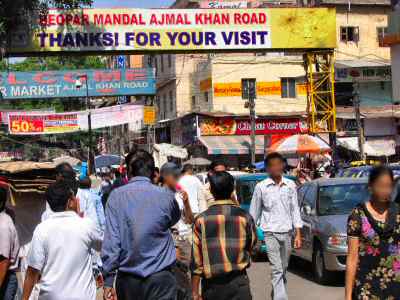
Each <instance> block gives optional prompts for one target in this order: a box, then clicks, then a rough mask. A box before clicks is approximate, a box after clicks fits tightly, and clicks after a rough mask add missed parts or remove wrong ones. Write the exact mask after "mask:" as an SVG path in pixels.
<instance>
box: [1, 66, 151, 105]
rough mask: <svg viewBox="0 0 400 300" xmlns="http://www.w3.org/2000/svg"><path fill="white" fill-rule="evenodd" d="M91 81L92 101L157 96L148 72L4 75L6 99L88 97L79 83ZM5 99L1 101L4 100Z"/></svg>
mask: <svg viewBox="0 0 400 300" xmlns="http://www.w3.org/2000/svg"><path fill="white" fill-rule="evenodd" d="M82 76H87V78H88V90H89V96H90V97H96V96H116V95H153V94H155V92H156V90H155V75H154V71H153V69H151V68H148V69H141V68H136V69H114V70H70V71H45V72H9V73H7V72H2V73H0V93H1V94H2V97H3V99H32V98H59V97H85V96H86V85H85V83H83V84H82V85H81V86H80V87H79V88H78V87H77V86H76V80H77V79H80V80H81V81H82ZM0 99H1V98H0Z"/></svg>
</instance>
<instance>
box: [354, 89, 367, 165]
mask: <svg viewBox="0 0 400 300" xmlns="http://www.w3.org/2000/svg"><path fill="white" fill-rule="evenodd" d="M353 95H354V97H353V105H354V114H355V115H356V122H357V137H358V148H359V149H360V156H361V160H365V153H364V131H363V128H362V124H361V114H360V97H359V91H358V83H357V82H354V83H353Z"/></svg>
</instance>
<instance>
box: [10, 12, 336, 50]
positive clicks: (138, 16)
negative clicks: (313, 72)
mask: <svg viewBox="0 0 400 300" xmlns="http://www.w3.org/2000/svg"><path fill="white" fill-rule="evenodd" d="M36 19H37V21H36V24H35V20H36ZM27 23H28V24H32V23H33V24H34V25H33V27H32V28H26V27H25V28H23V27H22V28H16V29H15V31H14V32H12V33H11V34H10V37H11V42H10V43H11V47H10V49H8V53H10V54H20V55H37V54H38V52H43V53H46V52H69V53H71V52H97V53H101V52H105V51H112V52H116V51H137V52H143V51H168V50H169V51H175V52H176V51H199V50H204V51H210V50H225V51H229V50H253V49H265V50H268V49H322V48H324V49H327V48H328V49H333V48H335V47H336V13H335V9H333V8H260V9H223V10H221V9H157V10H156V9H153V10H152V9H129V8H123V9H80V10H73V11H67V10H50V11H49V12H48V14H47V15H46V16H45V17H43V18H35V17H34V20H31V21H30V22H27ZM43 28H45V29H43Z"/></svg>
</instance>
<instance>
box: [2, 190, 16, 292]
mask: <svg viewBox="0 0 400 300" xmlns="http://www.w3.org/2000/svg"><path fill="white" fill-rule="evenodd" d="M7 197H8V186H6V185H5V184H3V183H1V182H0V299H2V300H13V299H14V297H15V294H16V293H17V288H18V281H17V275H16V273H15V272H16V271H17V268H18V251H19V241H18V235H17V230H16V229H15V226H14V223H13V221H12V219H11V217H10V216H9V215H8V214H7V213H6V202H7Z"/></svg>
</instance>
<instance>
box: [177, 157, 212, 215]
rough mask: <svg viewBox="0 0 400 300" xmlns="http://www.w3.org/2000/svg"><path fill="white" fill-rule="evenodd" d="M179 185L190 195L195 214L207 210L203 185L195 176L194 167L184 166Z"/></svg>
mask: <svg viewBox="0 0 400 300" xmlns="http://www.w3.org/2000/svg"><path fill="white" fill-rule="evenodd" d="M179 185H180V186H181V187H182V189H183V190H184V191H185V192H187V193H188V196H189V202H190V207H191V208H192V212H193V214H195V215H196V214H199V213H201V212H203V211H205V210H206V209H207V203H206V201H205V198H204V187H203V184H202V183H201V181H200V179H198V178H197V177H196V176H194V175H193V166H192V165H191V164H186V165H184V166H183V169H182V177H181V178H180V179H179Z"/></svg>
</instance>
